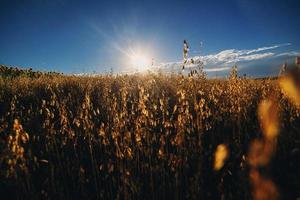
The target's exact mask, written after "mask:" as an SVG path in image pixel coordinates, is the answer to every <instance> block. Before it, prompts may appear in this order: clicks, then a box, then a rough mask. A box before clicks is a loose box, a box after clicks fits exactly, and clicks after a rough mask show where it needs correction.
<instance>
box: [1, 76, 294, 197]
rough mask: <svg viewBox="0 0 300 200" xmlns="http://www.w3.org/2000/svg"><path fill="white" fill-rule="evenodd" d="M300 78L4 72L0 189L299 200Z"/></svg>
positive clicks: (13, 193)
mask: <svg viewBox="0 0 300 200" xmlns="http://www.w3.org/2000/svg"><path fill="white" fill-rule="evenodd" d="M21 74H22V73H21ZM293 83H294V82H291V79H289V78H288V77H287V78H281V79H277V78H274V79H267V78H266V79H251V78H247V77H243V78H239V77H238V76H237V74H236V73H235V72H234V71H233V72H232V73H231V74H230V75H229V76H228V77H227V78H222V79H207V78H206V76H205V74H204V73H198V74H194V75H193V76H181V75H178V74H171V75H164V74H146V75H141V74H134V75H122V76H115V75H102V76H97V77H75V76H66V75H60V74H50V75H49V74H39V75H38V76H28V75H24V76H23V75H18V76H8V75H5V76H1V78H0V153H1V155H0V166H1V167H0V195H1V196H0V197H1V199H6V198H10V199H296V198H297V197H299V196H300V148H299V147H300V107H299V102H300V101H299V97H300V96H299V91H300V90H299V88H298V87H297V85H293ZM297 95H298V96H297Z"/></svg>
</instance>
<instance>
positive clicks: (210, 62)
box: [156, 43, 299, 72]
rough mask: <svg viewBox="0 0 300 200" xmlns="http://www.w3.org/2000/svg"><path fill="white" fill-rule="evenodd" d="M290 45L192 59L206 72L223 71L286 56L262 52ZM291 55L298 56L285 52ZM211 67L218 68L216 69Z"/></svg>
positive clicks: (176, 64)
mask: <svg viewBox="0 0 300 200" xmlns="http://www.w3.org/2000/svg"><path fill="white" fill-rule="evenodd" d="M288 45H291V44H290V43H285V44H277V45H273V46H267V47H259V48H256V49H244V50H237V49H227V50H223V51H221V52H219V53H216V54H209V55H205V56H194V57H192V59H193V60H194V61H195V62H196V63H197V62H200V61H201V62H203V63H204V65H205V66H206V71H207V72H210V71H224V70H228V69H230V67H231V66H232V65H234V64H236V63H240V62H246V61H256V60H260V59H265V58H270V57H276V56H281V55H282V56H283V55H286V54H284V53H282V54H276V53H273V52H263V51H267V50H272V49H276V48H279V47H283V46H288ZM287 53H289V54H291V55H299V54H298V52H287ZM180 66H182V62H169V63H161V64H159V65H158V66H156V67H157V68H158V69H165V70H170V69H172V68H174V69H177V68H180ZM195 66H196V65H194V64H188V65H186V68H193V67H195ZM213 66H220V67H218V68H216V67H213Z"/></svg>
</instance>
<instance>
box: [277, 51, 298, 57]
mask: <svg viewBox="0 0 300 200" xmlns="http://www.w3.org/2000/svg"><path fill="white" fill-rule="evenodd" d="M281 56H300V52H297V51H289V52H283V53H280V54H277V55H276V57H281Z"/></svg>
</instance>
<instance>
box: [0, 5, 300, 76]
mask: <svg viewBox="0 0 300 200" xmlns="http://www.w3.org/2000/svg"><path fill="white" fill-rule="evenodd" d="M299 8H300V1H299V0H284V1H283V0H257V1H255V0H227V1H224V0H219V1H217V0H207V1H206V0H202V1H200V0H198V1H193V0H189V1H186V0H182V1H162V0H160V1H156V0H152V1H143V0H139V1H133V0H131V1H125V0H122V1H113V0H112V1H99V0H98V1H91V0H86V1H78V0H72V1H71V0H26V1H25V0H19V1H16V0H1V6H0V25H1V32H0V47H1V48H0V64H5V65H11V66H22V67H32V68H33V69H35V70H44V71H49V70H50V71H58V72H64V73H91V72H98V73H103V72H108V71H110V69H111V68H113V70H114V72H124V71H132V70H134V69H133V68H132V66H131V64H132V63H130V62H129V58H128V53H130V52H131V51H141V52H143V53H145V54H147V55H148V57H151V58H154V62H155V65H156V66H159V67H163V68H164V69H167V68H168V67H169V66H170V63H171V64H172V63H178V62H180V61H181V60H182V45H183V40H184V39H186V40H187V41H188V42H189V45H190V52H189V56H190V57H195V58H198V59H206V61H207V62H206V70H207V71H208V72H209V73H215V71H217V72H220V73H221V71H223V72H224V73H226V70H227V68H228V67H229V66H232V65H234V64H237V65H238V67H240V68H241V71H242V72H244V73H248V74H250V75H253V76H266V75H274V74H276V73H277V70H278V68H279V66H280V65H281V64H282V63H283V62H286V61H288V62H291V60H293V59H294V57H295V55H299V52H300V41H299V36H300V20H299V19H300V12H299ZM201 44H202V45H201ZM266 47H271V48H266ZM260 48H266V49H261V50H259V51H255V50H257V49H260ZM253 50H254V51H253ZM251 55H252V56H251ZM245 56H247V57H245ZM208 58H209V59H208ZM228 59H229V60H230V62H227V61H228ZM166 63H169V64H167V65H166ZM174 66H175V67H176V65H174ZM226 67H227V68H226ZM214 70H215V71H214Z"/></svg>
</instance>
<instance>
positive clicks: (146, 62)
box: [129, 51, 152, 72]
mask: <svg viewBox="0 0 300 200" xmlns="http://www.w3.org/2000/svg"><path fill="white" fill-rule="evenodd" d="M129 59H130V65H131V67H133V68H134V69H136V70H138V71H139V72H143V71H146V70H148V69H150V67H151V60H152V59H151V57H150V56H149V55H147V53H145V52H141V51H136V52H132V53H131V54H130V55H129Z"/></svg>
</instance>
